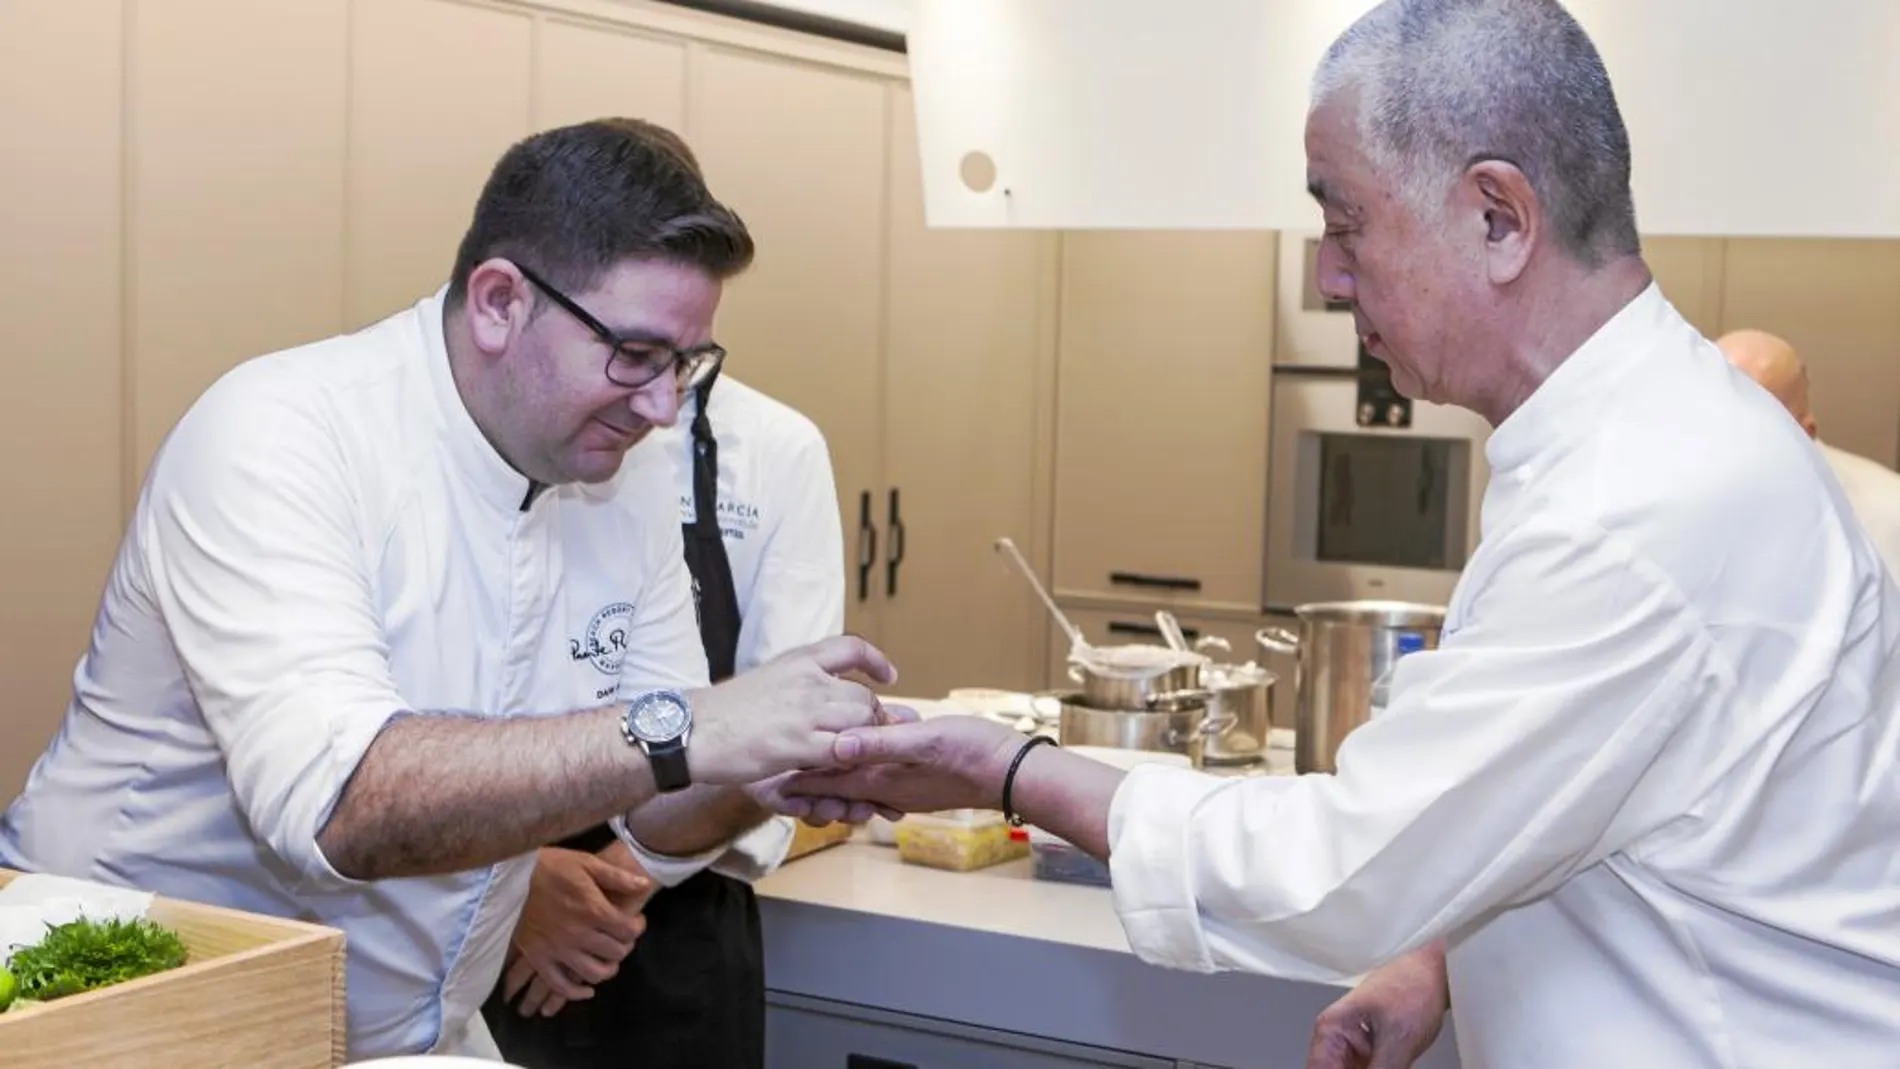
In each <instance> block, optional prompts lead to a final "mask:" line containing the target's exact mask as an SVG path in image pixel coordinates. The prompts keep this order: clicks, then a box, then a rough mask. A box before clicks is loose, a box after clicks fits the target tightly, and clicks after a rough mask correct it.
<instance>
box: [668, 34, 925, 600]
mask: <svg viewBox="0 0 1900 1069" xmlns="http://www.w3.org/2000/svg"><path fill="white" fill-rule="evenodd" d="M687 77H688V85H689V91H688V93H687V121H686V126H687V136H688V138H689V139H690V140H691V142H692V145H693V150H694V152H695V153H696V154H697V155H698V156H699V160H700V163H701V165H702V166H703V167H704V168H705V171H706V177H707V181H708V182H709V183H710V184H711V186H712V189H713V193H714V194H715V195H716V196H718V197H719V199H720V200H722V201H724V202H725V203H726V204H727V205H729V206H730V207H731V208H732V209H733V210H734V211H736V212H738V213H739V215H740V217H741V218H743V219H744V220H745V221H746V225H747V226H748V227H749V228H750V229H751V231H752V236H753V238H754V240H755V241H756V242H757V244H758V255H757V257H756V259H755V260H754V261H753V266H752V269H751V270H750V271H748V272H747V273H746V274H744V275H742V276H740V277H739V278H737V279H734V280H733V281H732V282H731V283H729V284H728V285H727V287H726V293H725V297H724V300H723V301H722V302H721V304H720V309H719V319H718V322H717V329H716V333H715V336H716V337H717V339H718V340H719V342H720V343H721V344H723V345H724V346H725V347H726V349H727V351H728V352H729V353H730V356H729V357H728V358H727V361H726V372H727V373H728V374H730V375H732V376H733V377H734V378H737V379H740V380H742V381H744V382H747V383H749V384H751V385H753V386H756V387H758V388H759V389H761V390H763V391H765V392H766V393H767V394H770V395H771V396H773V397H776V398H778V399H779V400H781V401H783V402H785V403H786V404H789V405H791V406H792V407H794V408H796V409H798V410H799V411H801V412H803V413H804V414H805V415H806V416H808V417H810V418H811V419H812V420H813V421H814V422H816V423H817V424H818V426H819V428H820V429H821V430H823V431H824V433H825V437H826V440H827V441H828V442H829V444H830V447H831V461H832V467H833V469H834V471H835V473H836V477H837V483H838V499H839V506H840V508H841V509H842V511H843V516H844V530H845V557H846V560H847V562H848V571H849V576H848V580H849V589H848V590H847V591H846V598H845V604H846V614H845V626H846V627H847V628H848V629H850V630H852V631H856V632H858V633H860V634H864V635H867V636H870V635H874V634H875V633H876V630H877V609H878V605H879V602H878V601H877V600H875V599H874V598H873V597H872V596H871V595H872V592H873V589H874V588H873V582H874V581H875V580H879V579H880V578H881V576H880V574H879V571H878V567H877V562H879V561H881V560H882V559H883V557H882V552H883V550H884V549H885V548H886V547H885V546H884V545H883V544H882V542H881V540H880V538H879V536H878V534H877V532H878V530H879V528H881V527H882V523H881V522H880V521H878V520H877V519H876V517H877V516H878V515H879V514H880V512H881V510H882V509H883V507H884V502H883V500H882V498H883V494H882V487H883V481H884V473H883V449H884V443H883V420H882V417H881V405H882V402H883V396H884V387H883V359H882V355H883V354H882V330H883V294H884V211H885V208H884V205H885V188H886V185H885V175H884V168H885V163H886V158H887V157H886V126H885V124H886V122H887V116H886V101H885V87H884V84H883V83H882V82H881V81H880V80H877V79H873V78H869V77H863V76H859V75H855V74H851V73H847V72H842V71H837V70H832V69H828V68H824V67H819V66H815V65H811V64H805V63H801V62H797V61H795V60H790V59H781V58H778V57H775V56H765V55H758V54H752V53H744V52H736V51H728V50H725V49H720V48H713V47H706V48H703V49H698V50H695V52H694V53H693V55H692V56H691V58H690V60H689V62H688V65H687Z"/></svg>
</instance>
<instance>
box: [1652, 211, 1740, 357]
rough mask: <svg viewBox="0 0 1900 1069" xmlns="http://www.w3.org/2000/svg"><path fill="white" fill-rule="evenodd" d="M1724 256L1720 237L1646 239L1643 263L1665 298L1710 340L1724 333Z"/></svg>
mask: <svg viewBox="0 0 1900 1069" xmlns="http://www.w3.org/2000/svg"><path fill="white" fill-rule="evenodd" d="M1722 254H1723V243H1722V239H1720V238H1700V237H1682V236H1670V237H1644V238H1643V261H1644V262H1645V263H1647V264H1648V265H1649V272H1650V274H1652V275H1654V276H1655V278H1656V285H1657V286H1658V287H1660V288H1661V289H1662V292H1663V296H1664V297H1667V298H1668V299H1669V303H1671V304H1673V305H1675V306H1676V310H1677V311H1679V312H1681V313H1682V317H1683V318H1684V319H1687V320H1688V321H1689V322H1691V323H1693V324H1695V327H1696V329H1697V330H1700V331H1701V332H1702V333H1703V334H1705V335H1707V336H1708V337H1710V338H1714V337H1717V336H1718V335H1720V334H1721V332H1722V330H1721V326H1722V265H1723V255H1722Z"/></svg>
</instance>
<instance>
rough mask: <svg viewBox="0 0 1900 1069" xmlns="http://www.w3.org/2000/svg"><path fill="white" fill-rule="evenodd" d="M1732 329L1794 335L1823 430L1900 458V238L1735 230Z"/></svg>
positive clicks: (1857, 449)
mask: <svg viewBox="0 0 1900 1069" xmlns="http://www.w3.org/2000/svg"><path fill="white" fill-rule="evenodd" d="M1726 260H1727V263H1726V268H1725V279H1726V286H1725V291H1724V296H1723V300H1722V329H1723V330H1724V331H1729V330H1739V329H1741V328H1743V327H1753V328H1756V329H1759V330H1767V331H1772V332H1774V333H1776V334H1779V335H1781V336H1783V337H1785V338H1787V339H1788V340H1789V341H1791V342H1793V343H1794V345H1795V347H1796V348H1798V349H1800V350H1801V353H1802V356H1803V357H1805V358H1806V360H1807V364H1808V372H1809V374H1810V376H1811V377H1812V378H1813V387H1812V393H1813V398H1812V402H1813V406H1814V414H1815V418H1816V419H1817V420H1818V421H1819V422H1820V427H1821V437H1822V438H1824V439H1826V440H1827V441H1828V442H1829V443H1830V444H1832V445H1835V446H1838V447H1840V448H1842V449H1845V450H1848V451H1849V452H1853V453H1859V454H1861V455H1862V456H1867V457H1872V458H1873V459H1875V460H1878V461H1880V462H1881V463H1882V464H1886V465H1888V466H1889V467H1891V466H1893V465H1894V463H1895V461H1896V460H1900V241H1873V240H1861V241H1852V240H1829V241H1822V240H1797V239H1776V238H1747V239H1743V238H1732V239H1730V240H1729V242H1728V252H1727V258H1726Z"/></svg>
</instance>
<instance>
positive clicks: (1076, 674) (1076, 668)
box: [1069, 664, 1084, 683]
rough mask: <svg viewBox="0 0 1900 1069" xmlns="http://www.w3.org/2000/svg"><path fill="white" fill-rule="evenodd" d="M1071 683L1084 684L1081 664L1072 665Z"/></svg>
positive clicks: (1070, 670) (1070, 669)
mask: <svg viewBox="0 0 1900 1069" xmlns="http://www.w3.org/2000/svg"><path fill="white" fill-rule="evenodd" d="M1069 682H1071V683H1081V682H1084V680H1083V679H1082V666H1081V665H1079V664H1072V665H1070V666H1069Z"/></svg>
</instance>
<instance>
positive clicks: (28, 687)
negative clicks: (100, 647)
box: [0, 0, 125, 804]
mask: <svg viewBox="0 0 1900 1069" xmlns="http://www.w3.org/2000/svg"><path fill="white" fill-rule="evenodd" d="M122 10H123V9H122V7H121V5H120V4H118V3H104V2H96V0H94V2H86V3H79V2H75V0H6V2H5V3H0V128H4V129H5V130H6V136H7V143H8V150H7V156H6V161H7V162H6V166H5V167H0V232H4V233H5V234H6V237H7V251H6V255H5V256H0V320H4V322H5V323H6V339H7V341H6V367H7V384H8V388H9V390H10V391H11V394H12V396H13V397H14V399H15V401H14V405H13V408H12V410H11V411H10V412H9V413H8V414H7V418H6V419H4V420H0V451H3V452H4V453H5V454H6V455H7V456H9V457H12V458H14V462H13V463H10V464H8V465H6V466H5V468H4V469H3V470H0V498H3V499H4V500H5V501H7V502H8V507H9V509H10V513H9V515H10V522H8V523H6V524H4V525H0V591H3V592H4V596H0V693H4V694H5V699H4V700H0V804H3V803H4V800H6V799H10V798H12V797H13V795H14V793H15V792H16V791H17V790H18V789H19V788H20V786H21V784H22V783H24V781H25V778H26V773H27V769H28V768H30V767H31V766H32V763H33V761H34V760H35V759H36V758H37V757H38V756H39V753H40V750H41V748H42V747H43V746H44V745H45V743H46V741H47V740H48V739H50V738H51V737H52V734H53V731H54V729H55V728H56V727H57V725H58V724H59V718H60V715H61V714H62V713H63V712H65V709H66V703H67V702H68V700H70V698H71V696H72V675H73V665H74V663H75V662H76V661H77V660H78V658H79V655H80V654H81V653H82V652H83V651H84V649H85V644H86V636H87V634H88V632H89V630H90V628H91V625H92V618H93V614H94V612H95V611H96V610H97V607H98V599H99V591H100V590H101V589H103V588H104V585H105V577H106V572H107V570H108V568H109V567H110V566H111V563H112V554H113V552H114V550H115V548H116V547H117V545H118V541H119V535H120V533H121V530H122V525H123V522H124V520H123V516H122V513H121V504H120V503H121V495H122V492H123V479H124V463H123V461H124V453H125V448H124V436H123V434H122V433H121V425H122V416H123V412H122V404H123V393H122V387H121V373H122V363H121V358H120V332H121V329H122V326H123V322H122V318H121V306H122V299H123V298H122V289H121V277H122V274H123V265H122V261H121V259H120V233H121V227H120V220H121V184H120V178H121V173H122V169H121V148H122V144H123V131H122V123H121V101H122V100H123V97H124V86H123V82H122V71H123V70H124V59H123V47H122V45H123V34H122V31H123V26H122V19H121V14H122Z"/></svg>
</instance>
